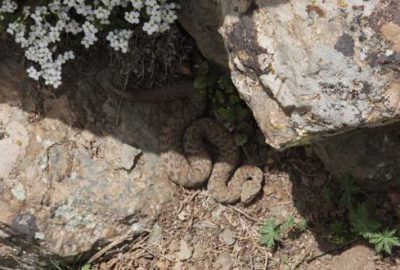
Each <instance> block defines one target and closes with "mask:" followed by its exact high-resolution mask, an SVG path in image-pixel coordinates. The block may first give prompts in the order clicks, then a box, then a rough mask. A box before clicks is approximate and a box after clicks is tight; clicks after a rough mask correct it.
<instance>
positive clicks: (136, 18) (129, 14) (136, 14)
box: [125, 11, 140, 24]
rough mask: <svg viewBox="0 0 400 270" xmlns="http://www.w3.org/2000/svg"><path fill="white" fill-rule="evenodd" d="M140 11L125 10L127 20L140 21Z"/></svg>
mask: <svg viewBox="0 0 400 270" xmlns="http://www.w3.org/2000/svg"><path fill="white" fill-rule="evenodd" d="M139 16H140V13H139V12H137V11H131V12H125V20H126V21H127V22H129V23H131V24H138V23H139Z"/></svg>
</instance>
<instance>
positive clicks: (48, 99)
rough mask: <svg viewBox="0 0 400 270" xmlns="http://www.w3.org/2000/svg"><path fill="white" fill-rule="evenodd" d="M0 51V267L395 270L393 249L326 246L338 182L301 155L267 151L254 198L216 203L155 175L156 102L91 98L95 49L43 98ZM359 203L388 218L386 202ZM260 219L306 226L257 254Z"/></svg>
mask: <svg viewBox="0 0 400 270" xmlns="http://www.w3.org/2000/svg"><path fill="white" fill-rule="evenodd" d="M1 45H2V46H3V47H2V49H1V50H0V153H2V156H1V163H0V224H1V226H0V269H29V268H28V266H26V265H25V266H22V265H24V261H23V260H24V258H27V257H29V256H32V257H33V259H32V260H33V261H34V260H35V258H36V259H37V258H41V256H42V255H45V256H46V258H47V259H48V260H47V261H46V263H47V265H52V266H51V267H50V266H48V268H47V269H49V268H50V269H79V267H81V266H82V265H84V264H90V269H161V270H162V269H282V270H283V269H340V270H342V269H399V268H398V266H397V265H398V264H399V263H400V261H399V260H398V259H397V257H396V256H397V255H398V251H395V252H394V254H393V256H387V257H386V256H380V255H377V254H376V253H375V251H373V250H372V249H371V248H370V247H368V246H366V243H365V242H363V241H361V240H357V241H351V242H347V241H342V242H340V241H334V240H333V239H332V238H333V237H334V236H333V234H332V232H331V231H330V230H329V229H328V228H329V224H330V223H332V222H334V221H335V220H338V219H342V218H343V215H344V211H345V210H343V209H342V208H340V207H337V206H336V205H335V204H333V206H332V205H329V204H328V203H327V202H326V201H325V199H326V198H325V197H324V194H325V193H324V192H323V190H324V189H326V188H332V187H333V188H334V187H336V188H337V187H338V182H337V180H336V179H334V178H332V177H331V176H330V175H329V174H328V173H327V172H326V171H325V170H324V168H323V166H322V165H321V164H320V162H319V161H318V159H317V158H315V157H314V155H313V153H312V151H311V150H310V149H309V148H297V149H292V150H287V151H285V152H280V153H278V152H275V151H273V150H272V149H268V151H267V152H268V155H267V156H268V157H267V159H266V160H264V162H262V164H259V165H260V166H261V167H262V169H263V172H264V176H265V185H264V188H263V191H262V192H261V194H260V196H259V197H258V198H256V199H255V200H254V202H252V203H251V204H249V205H241V204H236V205H232V206H229V205H221V204H218V203H216V202H215V201H213V200H212V199H211V198H210V197H209V196H207V191H206V190H205V189H199V190H187V189H183V188H181V187H179V186H177V185H175V184H172V183H170V182H168V181H167V180H166V179H164V178H162V177H160V176H159V175H158V171H157V166H156V165H157V162H158V154H159V153H158V141H157V136H158V132H159V125H161V124H162V123H157V122H155V121H154V115H155V114H156V113H157V111H158V110H159V107H158V106H159V105H152V104H148V105H143V104H142V105H139V104H131V103H128V102H125V101H123V100H121V99H119V98H118V97H117V96H115V95H114V94H112V93H110V92H109V91H107V90H106V89H102V87H101V85H99V84H97V83H96V81H95V80H94V75H95V73H96V70H97V69H99V68H101V67H102V65H103V66H104V65H106V64H105V63H106V59H104V61H102V60H101V59H99V57H98V56H99V52H96V51H94V52H92V53H93V56H95V55H96V53H97V60H96V64H91V65H79V63H77V65H76V66H74V67H73V68H70V69H69V71H68V73H67V75H66V78H65V80H64V81H65V83H64V85H63V87H61V88H60V89H58V90H56V91H53V90H51V91H50V90H49V89H47V88H46V87H44V86H40V85H34V84H32V83H31V82H30V81H29V80H28V79H27V78H26V75H25V72H24V69H23V67H22V62H21V59H20V56H19V55H18V54H14V53H13V50H12V49H11V50H10V48H9V46H6V44H5V43H4V41H2V44H1ZM93 56H92V57H93ZM88 57H89V58H90V57H91V55H88ZM79 67H80V68H79ZM336 194H337V193H335V192H333V196H335V195H336ZM368 196H369V197H370V198H372V199H371V200H373V201H377V202H378V203H379V205H382V207H381V210H382V215H383V216H390V217H392V216H393V217H394V216H395V213H393V212H394V211H393V209H394V206H393V205H392V204H391V202H390V201H385V199H382V196H380V194H378V193H376V194H374V193H371V194H369V195H368ZM385 198H387V196H386V197H385ZM332 200H333V201H335V200H336V198H332ZM271 218H273V219H275V220H276V222H277V223H279V224H281V223H284V222H286V221H287V220H289V219H292V220H293V221H294V223H295V224H301V223H302V222H304V221H305V222H306V223H307V226H306V227H305V228H290V230H289V231H288V232H287V233H286V234H284V235H282V239H281V240H280V241H279V245H278V246H277V247H276V248H275V249H268V248H267V247H265V246H264V245H262V243H261V234H260V228H261V227H262V225H263V224H264V222H265V220H268V219H271ZM394 218H396V217H394ZM21 243H23V244H21ZM34 246H38V247H40V249H37V248H35V249H33V248H32V247H34ZM77 254H84V255H83V257H77V256H76V255H77ZM56 255H57V256H56ZM38 260H39V259H38ZM39 261H40V260H39ZM42 261H43V260H42ZM71 261H72V262H71ZM66 262H68V264H69V265H70V266H67V265H66V264H67V263H66ZM62 265H65V266H62ZM43 267H44V266H43ZM35 268H36V269H38V268H39V266H34V267H33V268H32V269H35ZM39 269H40V268H39Z"/></svg>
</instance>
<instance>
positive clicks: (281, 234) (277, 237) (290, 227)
mask: <svg viewBox="0 0 400 270" xmlns="http://www.w3.org/2000/svg"><path fill="white" fill-rule="evenodd" d="M305 230H306V222H305V220H301V221H300V222H297V223H296V221H295V219H294V217H293V216H290V217H288V218H287V219H286V220H285V221H284V222H282V223H281V224H277V222H276V220H275V219H273V218H270V219H267V220H266V221H265V223H264V224H263V225H262V226H261V228H260V234H261V244H262V245H264V246H266V247H267V248H268V249H274V248H276V246H277V245H278V243H280V241H281V240H282V239H284V238H286V237H287V236H289V235H290V234H291V233H293V232H296V231H297V232H304V231H305Z"/></svg>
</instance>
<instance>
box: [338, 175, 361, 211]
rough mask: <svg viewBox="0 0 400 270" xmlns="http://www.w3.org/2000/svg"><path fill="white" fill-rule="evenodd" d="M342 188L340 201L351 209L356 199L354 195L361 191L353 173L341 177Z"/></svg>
mask: <svg viewBox="0 0 400 270" xmlns="http://www.w3.org/2000/svg"><path fill="white" fill-rule="evenodd" d="M340 186H341V189H342V197H341V199H340V203H341V205H342V206H344V207H346V208H347V209H350V208H351V207H352V203H353V200H354V195H355V194H356V193H358V192H360V188H359V187H358V186H357V185H356V183H355V179H354V178H353V177H352V176H351V175H347V176H346V177H343V178H342V179H340Z"/></svg>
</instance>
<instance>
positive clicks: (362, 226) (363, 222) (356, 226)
mask: <svg viewBox="0 0 400 270" xmlns="http://www.w3.org/2000/svg"><path fill="white" fill-rule="evenodd" d="M349 219H350V223H351V225H352V227H353V230H354V231H355V232H357V233H358V234H360V235H362V236H363V237H365V236H367V235H368V234H371V233H374V232H376V231H377V230H378V229H379V228H380V226H381V224H380V223H379V222H378V221H377V220H375V219H374V218H372V217H371V216H370V213H369V209H368V207H367V205H366V204H365V203H363V204H361V205H360V206H358V207H357V208H354V209H353V208H352V209H350V212H349Z"/></svg>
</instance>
